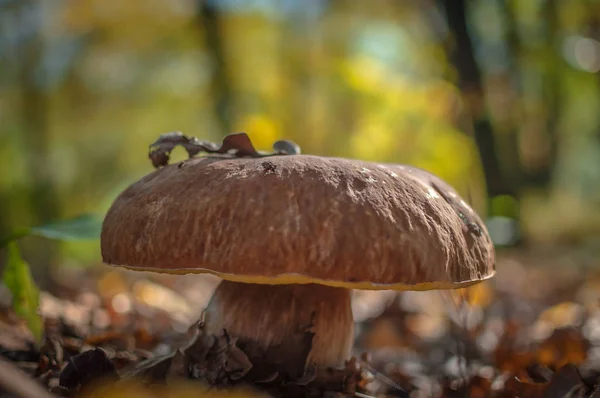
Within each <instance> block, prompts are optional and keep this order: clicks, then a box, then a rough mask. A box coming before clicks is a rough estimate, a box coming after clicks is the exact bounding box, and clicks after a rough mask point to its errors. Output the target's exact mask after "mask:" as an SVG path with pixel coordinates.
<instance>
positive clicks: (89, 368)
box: [60, 348, 119, 390]
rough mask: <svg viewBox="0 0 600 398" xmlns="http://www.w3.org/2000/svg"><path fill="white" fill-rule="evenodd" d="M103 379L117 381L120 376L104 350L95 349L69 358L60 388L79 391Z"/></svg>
mask: <svg viewBox="0 0 600 398" xmlns="http://www.w3.org/2000/svg"><path fill="white" fill-rule="evenodd" d="M101 378H102V379H105V380H114V381H117V380H118V379H119V376H118V375H117V371H116V369H115V367H114V365H113V364H112V362H111V361H110V360H109V359H108V357H107V356H106V353H105V352H104V350H102V349H101V348H95V349H93V350H89V351H85V352H83V353H81V354H79V355H75V356H73V357H71V358H69V361H68V363H67V366H66V367H65V368H64V369H63V371H62V372H61V374H60V386H61V387H64V388H67V389H69V390H77V389H79V388H80V387H82V386H85V385H87V384H89V383H90V382H93V381H95V380H98V379H101Z"/></svg>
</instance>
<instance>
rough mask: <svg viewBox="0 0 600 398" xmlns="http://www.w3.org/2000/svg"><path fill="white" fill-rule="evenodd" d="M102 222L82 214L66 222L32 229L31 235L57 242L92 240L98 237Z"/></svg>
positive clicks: (95, 217) (91, 215)
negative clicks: (56, 240)
mask: <svg viewBox="0 0 600 398" xmlns="http://www.w3.org/2000/svg"><path fill="white" fill-rule="evenodd" d="M101 229H102V220H101V219H100V218H99V217H97V216H95V215H93V214H84V215H81V216H77V217H75V218H71V219H68V220H62V221H57V222H54V223H51V224H46V225H41V226H38V227H32V228H31V229H30V233H31V234H32V235H38V236H43V237H45V238H50V239H58V240H94V239H98V238H99V237H100V231H101Z"/></svg>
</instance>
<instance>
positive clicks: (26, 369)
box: [0, 249, 600, 398]
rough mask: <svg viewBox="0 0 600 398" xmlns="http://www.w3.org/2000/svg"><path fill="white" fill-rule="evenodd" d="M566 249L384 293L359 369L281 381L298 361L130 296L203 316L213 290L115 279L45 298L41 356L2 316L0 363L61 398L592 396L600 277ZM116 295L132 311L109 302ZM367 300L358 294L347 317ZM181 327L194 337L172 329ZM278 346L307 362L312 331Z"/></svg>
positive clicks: (306, 372) (363, 330)
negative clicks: (484, 273) (490, 272)
mask: <svg viewBox="0 0 600 398" xmlns="http://www.w3.org/2000/svg"><path fill="white" fill-rule="evenodd" d="M573 250H574V249H571V251H570V252H569V251H566V250H565V251H563V252H562V253H563V254H562V255H556V254H553V253H552V251H551V250H550V249H538V250H537V251H535V250H531V249H519V250H513V251H509V252H502V253H499V256H498V257H499V258H498V268H499V270H500V271H499V275H498V277H497V278H496V279H495V280H494V281H491V282H486V283H484V284H481V285H477V286H474V287H472V288H468V289H462V290H459V291H452V292H444V293H443V294H440V292H402V293H398V294H394V298H393V299H392V300H390V295H389V294H388V293H384V292H382V293H381V297H382V300H385V306H383V307H380V306H377V305H374V304H373V305H371V307H372V308H381V310H379V311H377V312H374V313H368V311H367V312H366V315H364V316H363V317H362V319H361V320H360V323H359V324H358V327H357V339H356V345H355V348H356V349H355V355H356V356H355V357H354V358H352V359H351V360H349V361H348V362H347V363H346V366H344V367H341V368H339V369H325V370H323V369H316V368H313V367H311V366H307V367H306V368H304V367H302V366H300V367H287V368H286V367H285V366H283V364H284V363H285V361H283V359H285V358H286V357H287V356H289V355H293V356H296V355H298V353H287V352H285V351H282V349H281V348H279V347H273V348H272V349H270V350H268V351H265V350H263V349H261V348H260V347H256V346H254V345H253V344H252V342H248V341H243V340H240V339H239V338H236V336H232V335H230V334H229V333H227V331H226V330H223V331H222V332H221V333H220V334H216V335H213V334H208V333H206V332H205V330H204V329H203V324H202V321H201V320H200V321H199V322H196V323H194V322H193V321H190V320H191V319H193V317H194V316H196V314H195V313H190V314H189V316H188V318H187V320H186V319H177V316H176V314H172V313H171V312H169V309H170V307H169V306H168V305H167V303H165V302H162V303H160V304H161V305H162V306H163V307H164V308H159V307H158V306H157V307H153V308H150V307H151V306H152V305H154V304H153V303H148V302H145V301H144V298H145V296H147V295H148V292H146V291H142V290H141V289H139V288H136V287H137V286H139V285H140V283H141V282H142V281H143V282H144V285H143V286H145V287H146V288H148V286H152V284H154V285H156V288H157V289H159V286H160V289H163V290H160V291H161V292H162V293H161V297H162V298H163V301H166V302H168V301H171V300H172V301H174V302H178V300H184V301H186V302H189V304H190V306H191V305H192V303H194V305H199V306H200V308H198V310H199V311H201V310H202V308H201V307H202V305H203V304H202V303H204V304H205V303H206V300H207V299H208V297H209V296H210V294H211V292H212V290H211V289H212V288H214V284H215V283H216V280H211V281H212V282H211V283H212V284H211V283H207V282H206V279H203V278H201V277H197V278H187V277H186V278H177V277H172V276H164V277H163V276H154V275H153V276H146V275H140V274H135V273H132V272H128V271H123V272H121V271H115V270H110V271H106V272H104V271H102V272H103V274H102V275H100V276H98V275H97V274H96V273H94V272H91V271H90V272H87V273H81V274H78V277H79V278H82V280H81V282H80V283H78V284H77V285H78V286H81V289H82V290H85V291H82V292H80V294H79V295H78V296H73V293H72V292H68V293H65V292H61V291H57V292H52V293H53V294H51V293H50V292H42V294H41V301H42V309H43V311H42V315H43V318H44V323H45V327H44V338H43V343H42V344H41V345H36V344H34V341H35V340H34V338H33V337H32V333H31V332H29V331H28V328H27V326H26V323H25V322H24V321H22V320H21V318H19V317H17V316H16V314H15V313H14V311H13V309H12V308H11V307H10V305H8V303H4V304H7V305H4V304H3V306H2V307H1V308H0V358H2V359H3V361H4V362H6V363H7V364H10V365H11V366H12V367H13V368H14V369H18V370H20V372H21V375H22V377H23V378H24V380H28V381H29V382H31V381H32V380H36V382H37V384H36V385H37V386H40V387H42V390H45V391H47V392H49V393H50V394H51V395H52V396H58V397H80V396H81V397H83V396H86V397H87V396H114V397H117V396H128V395H123V394H129V393H131V391H132V389H133V390H135V391H138V392H137V393H136V394H138V395H139V396H170V395H169V394H172V392H169V391H175V390H177V391H178V392H177V394H179V396H187V395H186V394H188V393H187V392H185V391H191V393H190V394H191V395H190V396H217V395H215V394H220V393H224V392H228V393H231V394H241V395H236V396H271V397H306V396H309V397H313V396H314V397H321V396H323V397H325V396H331V397H335V396H339V397H341V396H348V397H349V396H355V397H421V396H423V397H425V396H427V397H429V396H434V397H536V398H537V397H548V398H554V397H600V306H599V305H598V304H599V300H600V290H598V289H597V286H598V284H599V283H600V272H598V271H596V270H595V268H592V267H591V266H590V265H591V264H595V263H594V261H597V260H595V258H597V257H595V256H579V255H578V254H577V252H574V251H573ZM532 252H535V253H534V254H532ZM565 253H566V254H565ZM578 257H579V259H580V260H579V261H578V263H579V265H578V266H577V267H575V266H574V265H573V263H574V260H573V259H576V258H578ZM582 275H583V277H582ZM149 278H152V281H151V282H150V281H148V280H145V279H149ZM106 279H108V280H110V281H111V283H110V284H108V283H106V281H105V280H106ZM183 279H185V280H183ZM534 282H535V283H534ZM150 283H152V284H150ZM90 286H95V288H94V289H90ZM115 286H121V287H119V288H115ZM564 286H571V287H572V288H571V289H570V290H569V291H565V290H564ZM525 287H528V288H525ZM199 288H200V289H201V290H205V292H204V293H205V294H204V296H202V298H201V299H199V298H198V297H200V296H198V289H199ZM166 292H171V293H169V294H171V296H170V295H169V294H167V293H166ZM192 292H193V293H192ZM124 294H125V295H127V297H130V299H131V301H132V304H131V305H130V306H129V308H125V307H123V306H122V304H121V303H120V301H121V299H120V298H119V299H115V298H116V297H122V296H123V295H124ZM375 295H376V294H375V293H373V292H360V291H357V292H355V296H354V305H355V307H356V308H360V307H361V301H362V300H367V299H368V300H369V301H368V302H369V303H373V300H374V299H373V297H375ZM138 296H139V297H138ZM384 296H385V297H384ZM82 297H85V299H82ZM91 297H95V298H96V299H95V300H93V299H91ZM199 301H200V304H198V302H199ZM49 302H51V303H52V305H49V304H48V303H49ZM157 305H158V304H157ZM178 305H179V306H181V304H178ZM115 307H116V309H115ZM121 307H123V308H121ZM74 308H79V312H77V311H75V310H74ZM82 308H83V309H82ZM124 308H125V309H126V310H127V311H126V312H125V313H122V311H123V309H124ZM367 310H368V308H367ZM81 311H88V313H89V314H90V316H88V317H84V316H81V314H82V313H83V312H81ZM119 311H121V312H119ZM98 312H100V313H102V314H104V317H102V316H94V314H95V313H96V315H97V313H98ZM197 318H198V319H201V317H200V316H199V314H198V316H197ZM187 321H190V322H189V324H192V326H191V327H189V328H188V329H187V330H185V329H182V328H181V325H182V324H185V322H187ZM174 330H175V331H174ZM288 338H289V339H293V341H294V344H292V345H290V344H286V345H285V347H290V346H292V347H295V349H297V350H299V351H298V352H299V353H301V354H302V355H304V356H307V355H308V352H309V350H310V347H311V344H312V338H313V335H312V333H311V329H310V325H308V326H307V327H306V328H305V329H302V330H298V332H297V333H296V334H295V335H292V336H289V337H288ZM3 379H4V376H3V375H0V396H2V397H15V396H23V395H19V394H18V393H16V392H15V391H5V389H6V388H7V387H8V386H7V385H6V383H5V382H4V381H3ZM12 380H14V378H13V379H12ZM182 386H185V388H184V387H182ZM111 394H112V395H111ZM141 394H146V395H141ZM203 394H204V395H203ZM248 394H250V395H248ZM252 394H259V395H252ZM260 394H263V395H260ZM30 396H32V397H34V398H35V395H30Z"/></svg>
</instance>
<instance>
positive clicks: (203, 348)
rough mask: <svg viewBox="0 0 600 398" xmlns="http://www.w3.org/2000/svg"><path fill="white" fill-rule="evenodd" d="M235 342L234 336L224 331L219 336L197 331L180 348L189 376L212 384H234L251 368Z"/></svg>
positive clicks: (250, 364)
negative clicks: (183, 348)
mask: <svg viewBox="0 0 600 398" xmlns="http://www.w3.org/2000/svg"><path fill="white" fill-rule="evenodd" d="M236 343H237V339H236V338H234V337H231V336H230V335H229V334H228V333H227V332H226V331H225V330H223V331H222V332H221V333H220V334H219V335H214V334H206V333H204V332H203V331H200V333H199V334H198V336H197V338H196V340H195V341H194V343H193V344H191V345H190V346H189V347H188V348H186V349H185V351H184V354H185V368H186V369H187V370H188V372H189V376H190V377H191V378H194V379H201V380H206V381H207V382H208V383H209V384H210V385H213V386H229V385H233V384H235V382H236V381H238V380H240V379H241V378H243V377H244V376H245V375H246V374H247V373H248V372H249V371H250V369H252V363H251V362H250V360H249V359H248V357H247V356H246V354H245V353H244V352H243V351H242V350H241V349H240V348H239V347H238V346H237V345H236Z"/></svg>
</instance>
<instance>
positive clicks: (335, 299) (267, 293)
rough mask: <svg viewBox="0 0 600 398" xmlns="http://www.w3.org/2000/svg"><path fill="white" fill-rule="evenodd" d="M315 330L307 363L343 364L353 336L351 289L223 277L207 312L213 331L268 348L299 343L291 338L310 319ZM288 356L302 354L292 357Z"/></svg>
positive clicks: (323, 365)
mask: <svg viewBox="0 0 600 398" xmlns="http://www.w3.org/2000/svg"><path fill="white" fill-rule="evenodd" d="M311 318H312V324H313V327H312V329H311V330H312V331H313V332H314V333H315V336H314V337H313V341H312V350H311V352H310V354H309V356H308V358H307V363H315V364H316V365H317V366H319V367H327V366H334V367H335V366H340V365H342V364H343V363H344V361H345V360H346V359H348V358H349V357H350V352H351V349H352V344H353V341H354V320H353V318H352V308H351V291H350V290H348V289H342V288H335V287H329V286H323V285H317V284H305V285H257V284H249V283H237V282H230V281H223V282H221V284H220V285H219V286H218V287H217V289H216V290H215V292H214V294H213V297H212V298H211V300H210V302H209V304H208V307H207V309H206V312H205V327H206V329H207V331H208V332H210V333H217V332H219V331H220V330H222V329H226V330H227V331H228V332H229V333H230V334H231V335H232V336H235V337H239V338H242V339H247V340H251V341H254V342H256V343H258V344H260V345H261V346H262V347H263V348H267V347H270V346H274V345H279V344H284V345H285V344H288V343H289V344H298V343H297V340H296V341H295V340H294V339H291V338H290V336H292V335H293V334H294V333H298V331H299V330H301V329H302V328H303V327H306V326H308V325H310V324H311ZM290 360H298V359H293V358H290Z"/></svg>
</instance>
